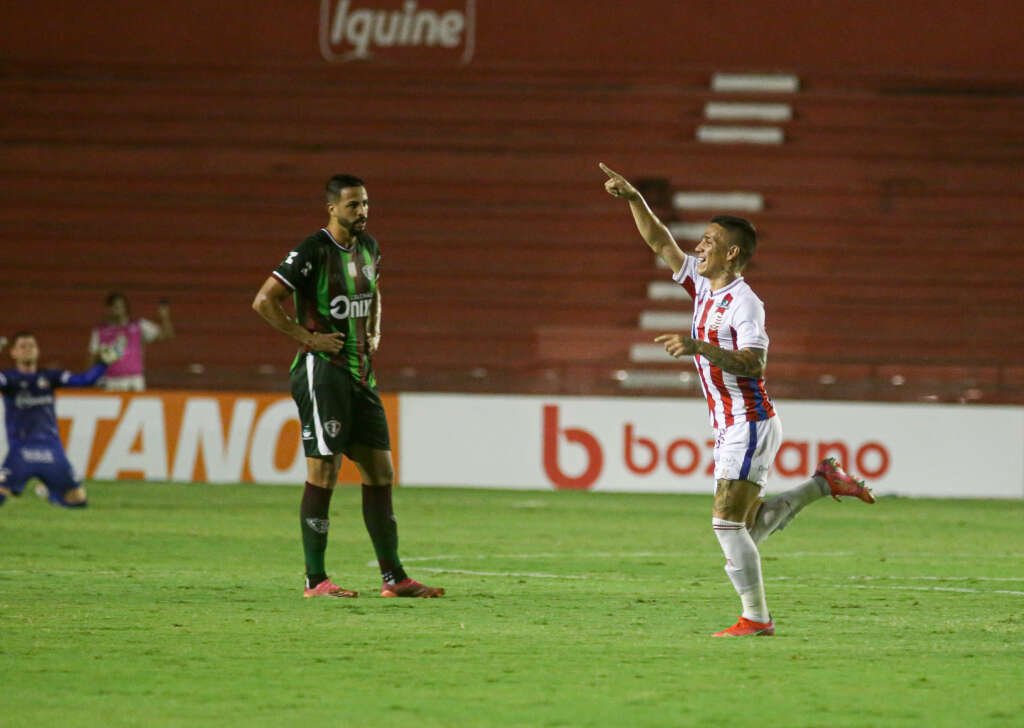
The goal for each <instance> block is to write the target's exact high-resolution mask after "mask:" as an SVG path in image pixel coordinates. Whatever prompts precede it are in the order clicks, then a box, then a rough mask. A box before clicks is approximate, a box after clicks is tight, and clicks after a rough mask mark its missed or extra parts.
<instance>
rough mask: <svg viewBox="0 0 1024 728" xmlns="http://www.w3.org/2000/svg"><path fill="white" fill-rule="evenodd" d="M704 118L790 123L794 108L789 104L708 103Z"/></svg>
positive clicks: (705, 107) (705, 105)
mask: <svg viewBox="0 0 1024 728" xmlns="http://www.w3.org/2000/svg"><path fill="white" fill-rule="evenodd" d="M704 118H706V119H710V120H712V121H750V120H755V121H775V122H778V121H789V120H790V119H792V118H793V107H792V106H790V105H789V104H767V103H758V102H745V101H708V102H707V103H706V104H704Z"/></svg>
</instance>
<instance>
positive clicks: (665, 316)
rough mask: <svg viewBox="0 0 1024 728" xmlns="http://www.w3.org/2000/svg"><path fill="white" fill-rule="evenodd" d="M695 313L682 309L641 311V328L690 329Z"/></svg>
mask: <svg viewBox="0 0 1024 728" xmlns="http://www.w3.org/2000/svg"><path fill="white" fill-rule="evenodd" d="M691 323H693V314H692V313H685V312H680V311H641V312H640V328H641V329H644V330H645V331H689V330H690V324H691Z"/></svg>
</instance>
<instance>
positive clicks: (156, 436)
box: [93, 397, 167, 480]
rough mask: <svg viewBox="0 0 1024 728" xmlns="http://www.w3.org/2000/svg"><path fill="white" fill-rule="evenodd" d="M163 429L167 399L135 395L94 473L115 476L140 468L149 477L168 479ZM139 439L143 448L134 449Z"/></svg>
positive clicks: (102, 477)
mask: <svg viewBox="0 0 1024 728" xmlns="http://www.w3.org/2000/svg"><path fill="white" fill-rule="evenodd" d="M164 430H165V428H164V403H163V402H162V401H161V400H160V399H159V398H157V397H136V398H134V399H132V400H131V401H130V402H129V403H128V406H127V407H126V408H125V410H124V414H123V415H121V420H120V422H118V423H117V429H115V430H114V436H113V437H112V438H111V439H110V444H109V445H107V450H106V452H104V453H103V458H102V459H101V460H100V462H99V464H98V465H97V466H96V472H95V473H93V477H94V478H99V479H101V480H114V479H116V478H117V476H118V474H119V473H122V472H125V471H128V472H141V473H142V477H143V478H145V479H146V480H167V433H166V432H165V431H164ZM136 440H139V441H140V448H139V450H137V451H134V452H133V451H132V447H133V445H134V444H135V441H136Z"/></svg>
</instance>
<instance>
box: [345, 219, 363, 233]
mask: <svg viewBox="0 0 1024 728" xmlns="http://www.w3.org/2000/svg"><path fill="white" fill-rule="evenodd" d="M344 226H345V229H346V230H348V233H349V235H357V234H358V233H361V232H364V231H365V230H366V218H365V217H361V218H359V219H358V220H353V221H352V222H345V223H344Z"/></svg>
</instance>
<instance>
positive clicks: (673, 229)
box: [658, 222, 708, 260]
mask: <svg viewBox="0 0 1024 728" xmlns="http://www.w3.org/2000/svg"><path fill="white" fill-rule="evenodd" d="M707 229H708V223H706V222H673V223H669V226H668V231H669V232H670V233H672V237H674V238H675V239H676V240H693V241H697V240H700V239H701V238H702V237H703V236H704V231H705V230H707ZM658 260H661V259H660V258H659V259H658Z"/></svg>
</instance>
